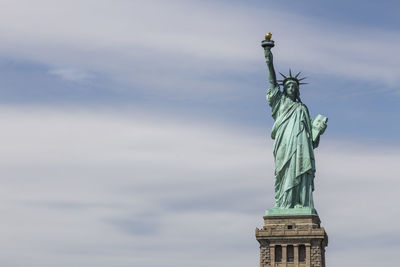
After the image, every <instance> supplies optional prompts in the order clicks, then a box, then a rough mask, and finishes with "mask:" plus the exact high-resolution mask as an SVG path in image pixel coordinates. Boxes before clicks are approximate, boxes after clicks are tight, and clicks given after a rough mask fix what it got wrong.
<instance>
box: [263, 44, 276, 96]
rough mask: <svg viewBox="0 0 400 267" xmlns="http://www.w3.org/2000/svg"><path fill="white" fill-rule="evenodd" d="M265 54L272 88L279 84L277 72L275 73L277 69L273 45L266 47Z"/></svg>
mask: <svg viewBox="0 0 400 267" xmlns="http://www.w3.org/2000/svg"><path fill="white" fill-rule="evenodd" d="M264 55H265V60H266V62H267V67H268V80H269V84H270V88H275V87H276V86H277V83H276V74H275V69H274V62H273V56H272V52H271V47H268V46H266V47H264Z"/></svg>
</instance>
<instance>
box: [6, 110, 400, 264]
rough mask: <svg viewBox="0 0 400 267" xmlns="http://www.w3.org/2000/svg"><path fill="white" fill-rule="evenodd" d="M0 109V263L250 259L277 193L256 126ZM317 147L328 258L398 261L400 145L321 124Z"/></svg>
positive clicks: (266, 143) (267, 145)
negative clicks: (328, 133) (333, 135)
mask: <svg viewBox="0 0 400 267" xmlns="http://www.w3.org/2000/svg"><path fill="white" fill-rule="evenodd" d="M0 119H1V121H2V126H3V127H2V128H3V130H2V131H1V133H0V138H1V140H5V141H4V142H3V145H2V149H1V150H0V165H1V170H2V177H1V180H2V187H1V188H0V195H1V196H2V212H3V213H4V214H7V216H4V218H3V227H2V228H1V229H0V232H1V235H2V236H3V238H2V241H0V247H1V249H2V251H3V252H4V254H3V255H4V256H3V257H2V259H1V261H2V264H4V265H8V266H16V265H30V266H41V267H43V266H54V264H55V263H56V262H57V265H58V266H71V265H85V266H100V267H101V266H110V265H113V266H128V265H129V266H174V267H177V266H178V267H179V266H187V265H189V264H190V265H191V266H199V267H200V266H226V265H227V264H228V265H230V266H244V265H249V264H253V265H256V264H257V262H258V246H257V242H256V240H255V238H254V232H253V231H254V228H255V227H260V226H261V225H262V216H263V213H264V210H265V209H267V208H270V207H271V206H272V204H273V203H272V202H273V189H272V183H273V177H272V174H273V158H272V155H271V151H272V147H271V146H272V142H271V140H269V139H267V140H266V138H265V136H264V133H255V132H252V131H249V130H248V129H243V128H239V127H234V126H230V125H226V124H223V123H221V122H210V121H208V122H206V121H203V122H202V121H198V122H189V121H188V120H186V119H182V118H171V117H169V118H168V119H167V118H166V117H164V116H163V115H160V114H152V115H149V114H147V113H146V112H144V111H141V110H136V111H134V112H129V113H125V114H122V113H117V112H114V113H113V112H110V111H109V110H100V109H96V110H88V109H87V110H83V109H74V110H73V111H72V109H55V108H37V107H6V106H3V107H2V108H1V109H0ZM316 157H317V177H316V180H315V182H316V191H315V202H316V207H317V210H318V212H319V214H320V217H321V220H322V224H323V226H325V227H326V229H327V232H328V234H329V237H330V244H329V247H328V250H327V256H328V264H332V263H335V264H343V263H344V262H349V261H352V262H353V263H354V264H353V265H354V266H363V267H364V266H376V263H377V262H378V261H379V262H380V263H381V264H382V265H385V266H396V265H397V261H396V259H395V258H393V257H390V256H389V255H388V254H387V251H388V249H389V250H394V249H396V248H397V249H398V246H399V244H398V242H393V240H394V237H395V236H398V235H399V231H398V230H397V226H396V224H390V223H387V224H385V227H381V225H382V218H385V221H388V222H395V221H397V220H398V219H399V218H398V215H397V213H395V212H393V205H395V203H397V199H396V192H397V187H398V181H397V179H396V176H395V175H394V174H395V173H396V169H395V166H396V163H397V162H398V161H399V159H400V153H399V151H398V149H397V148H387V147H376V146H372V145H371V146H367V145H360V144H357V143H349V142H343V141H339V140H332V139H329V138H326V137H325V138H324V139H322V140H321V145H320V147H319V148H318V149H317V151H316ZM355 229H357V230H355ZM371 229H373V230H371ZM377 240H378V241H379V242H378V245H376V242H377ZM354 243H356V244H357V246H353V245H352V246H350V245H349V244H354ZM372 250H373V251H374V253H372V254H370V255H372V256H371V257H365V251H372ZM154 251H157V257H155V256H154ZM18 255H23V257H21V256H19V257H17V256H18ZM354 255H359V256H360V257H359V258H358V260H357V261H353V259H354ZM362 255H364V256H363V257H362Z"/></svg>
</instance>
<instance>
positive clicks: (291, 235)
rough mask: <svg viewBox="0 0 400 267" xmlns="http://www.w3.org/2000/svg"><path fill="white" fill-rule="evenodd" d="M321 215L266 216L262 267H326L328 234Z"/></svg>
mask: <svg viewBox="0 0 400 267" xmlns="http://www.w3.org/2000/svg"><path fill="white" fill-rule="evenodd" d="M320 224H321V221H320V219H319V217H318V215H282V216H264V226H263V228H262V229H258V228H256V239H257V241H258V242H259V243H260V267H325V247H326V246H327V245H328V235H327V234H326V232H325V229H324V228H323V227H321V226H320Z"/></svg>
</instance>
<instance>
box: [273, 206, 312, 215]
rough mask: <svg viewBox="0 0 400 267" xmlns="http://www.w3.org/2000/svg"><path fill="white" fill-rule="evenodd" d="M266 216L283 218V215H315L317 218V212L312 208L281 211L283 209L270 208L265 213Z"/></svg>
mask: <svg viewBox="0 0 400 267" xmlns="http://www.w3.org/2000/svg"><path fill="white" fill-rule="evenodd" d="M265 215H266V216H284V215H316V216H318V213H317V211H316V210H315V209H314V208H308V207H305V208H292V209H283V208H272V209H270V210H266V211H265Z"/></svg>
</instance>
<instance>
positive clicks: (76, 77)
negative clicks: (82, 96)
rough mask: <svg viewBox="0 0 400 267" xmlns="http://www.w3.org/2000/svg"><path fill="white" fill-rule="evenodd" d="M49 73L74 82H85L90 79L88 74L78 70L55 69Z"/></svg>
mask: <svg viewBox="0 0 400 267" xmlns="http://www.w3.org/2000/svg"><path fill="white" fill-rule="evenodd" d="M49 73H50V74H53V75H57V76H60V77H61V78H63V79H65V80H67V81H72V82H84V81H86V80H88V79H89V78H90V75H89V74H88V73H87V72H84V71H81V70H77V69H54V70H50V71H49Z"/></svg>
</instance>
